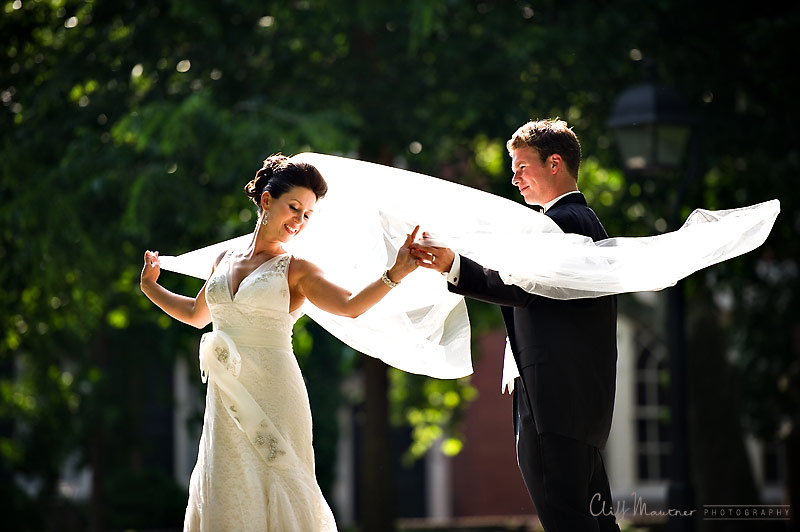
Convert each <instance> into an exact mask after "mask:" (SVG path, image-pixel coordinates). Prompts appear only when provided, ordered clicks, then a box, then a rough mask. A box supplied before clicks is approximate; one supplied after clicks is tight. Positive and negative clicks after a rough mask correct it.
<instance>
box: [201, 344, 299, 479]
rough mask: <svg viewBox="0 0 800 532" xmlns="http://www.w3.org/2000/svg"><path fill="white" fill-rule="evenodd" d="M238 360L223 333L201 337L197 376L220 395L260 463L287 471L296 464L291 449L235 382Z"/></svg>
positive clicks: (259, 408)
mask: <svg viewBox="0 0 800 532" xmlns="http://www.w3.org/2000/svg"><path fill="white" fill-rule="evenodd" d="M241 368H242V356H241V354H240V353H239V350H238V349H237V347H236V344H235V343H234V341H233V339H232V338H231V337H230V335H228V334H227V333H226V332H224V331H220V330H216V331H212V332H209V333H205V334H204V335H203V336H202V338H201V340H200V373H201V376H202V379H203V382H206V381H207V380H210V381H211V382H213V383H214V384H216V385H217V387H218V388H219V389H220V390H221V391H222V393H221V394H220V396H221V398H222V403H223V404H224V405H225V410H226V411H227V412H228V414H229V415H230V416H231V418H232V419H233V421H234V423H236V426H237V427H239V429H241V431H242V432H244V433H245V435H246V436H247V439H248V440H249V441H250V443H251V444H253V446H254V447H255V448H256V450H257V451H258V453H259V455H261V457H262V458H263V459H264V462H265V463H266V464H267V465H268V466H270V467H278V468H281V469H287V468H289V467H291V466H292V464H293V463H295V462H296V460H298V458H297V455H296V454H295V452H294V449H293V448H292V446H291V445H290V444H289V443H288V442H287V441H286V439H285V438H284V437H283V436H282V435H281V433H280V432H279V431H278V429H277V427H275V424H274V423H273V422H272V421H271V420H270V419H269V417H267V415H266V414H265V413H264V410H262V408H261V406H259V404H258V403H257V402H256V400H255V399H253V396H252V395H250V392H248V391H247V388H245V386H244V385H243V384H242V383H241V382H240V381H239V379H238V376H239V372H240V371H241Z"/></svg>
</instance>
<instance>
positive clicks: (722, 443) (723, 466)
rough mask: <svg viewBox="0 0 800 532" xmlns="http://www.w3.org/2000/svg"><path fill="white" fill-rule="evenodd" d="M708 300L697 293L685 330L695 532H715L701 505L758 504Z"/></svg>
mask: <svg viewBox="0 0 800 532" xmlns="http://www.w3.org/2000/svg"><path fill="white" fill-rule="evenodd" d="M708 300H709V296H708V294H707V293H705V292H702V295H700V297H695V298H694V300H693V304H692V306H691V307H688V306H687V309H688V308H691V309H692V312H690V313H689V315H688V321H689V323H688V331H687V333H688V342H687V347H688V349H687V360H686V363H687V370H688V371H687V373H688V385H689V386H688V389H687V394H688V403H689V409H688V416H687V417H688V424H689V448H690V450H691V452H692V480H693V482H694V487H695V495H696V497H695V503H694V506H695V509H696V510H697V513H696V514H695V515H698V516H699V518H698V519H696V520H695V525H696V530H697V531H698V532H703V531H705V530H720V528H719V526H718V525H719V523H716V522H711V521H704V520H703V519H702V513H703V505H706V504H725V505H733V504H758V503H759V494H758V491H757V489H756V484H755V480H754V478H753V472H752V469H751V466H750V459H749V456H748V454H747V451H746V449H745V446H744V437H743V430H742V409H741V406H740V401H739V397H740V392H739V386H738V383H737V381H736V378H735V375H734V372H733V369H732V368H731V367H730V364H729V363H728V360H727V350H728V346H727V345H726V341H725V335H724V332H723V330H722V328H721V327H720V324H719V319H718V316H717V313H716V311H715V310H714V309H713V308H712V307H711V306H710V305H708V304H704V303H702V301H708ZM715 524H716V525H717V526H716V527H714V526H712V525H715ZM724 524H725V527H726V528H725V530H729V531H731V532H735V531H738V530H753V523H752V522H747V521H729V522H725V523H724ZM767 524H769V523H759V526H761V525H767ZM764 529H765V530H766V527H765V528H764Z"/></svg>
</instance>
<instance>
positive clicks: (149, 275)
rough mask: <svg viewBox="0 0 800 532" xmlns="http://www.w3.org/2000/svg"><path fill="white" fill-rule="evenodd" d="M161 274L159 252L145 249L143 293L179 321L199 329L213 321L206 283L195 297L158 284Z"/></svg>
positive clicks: (142, 276) (142, 279)
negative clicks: (177, 292) (172, 290)
mask: <svg viewBox="0 0 800 532" xmlns="http://www.w3.org/2000/svg"><path fill="white" fill-rule="evenodd" d="M220 258H222V255H220V257H219V258H217V260H216V261H215V264H214V267H215V268H216V264H217V263H219V260H220ZM212 273H213V272H212ZM160 274H161V265H160V264H159V261H158V252H157V251H156V252H155V253H153V252H151V251H145V253H144V267H143V268H142V275H141V278H140V280H139V287H140V288H141V290H142V293H144V295H146V296H147V297H148V299H150V301H152V302H153V303H155V304H156V306H158V307H159V308H160V309H161V310H163V311H164V312H166V313H167V314H168V315H170V316H172V317H173V318H175V319H176V320H178V321H182V322H183V323H186V324H188V325H192V326H194V327H197V328H198V329H202V328H203V327H205V326H206V325H208V324H209V323H210V322H211V312H210V311H209V310H208V304H207V303H206V285H205V284H203V288H201V289H200V292H198V293H197V295H196V296H195V297H187V296H182V295H180V294H176V293H174V292H170V291H169V290H167V289H166V288H164V287H163V286H161V285H160V284H158V276H159V275H160ZM207 282H208V281H206V283H207Z"/></svg>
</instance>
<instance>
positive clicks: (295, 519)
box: [141, 155, 418, 531]
mask: <svg viewBox="0 0 800 532" xmlns="http://www.w3.org/2000/svg"><path fill="white" fill-rule="evenodd" d="M327 188H328V187H327V184H326V182H325V180H324V179H323V178H322V175H321V174H320V172H319V171H318V170H317V169H316V168H315V167H314V166H313V165H311V164H309V163H305V162H298V161H292V160H289V159H288V158H286V157H284V156H281V155H273V156H271V157H269V158H267V159H266V160H265V161H264V164H263V167H262V168H261V169H260V170H258V172H257V173H256V175H255V177H254V178H253V180H252V181H250V182H249V183H248V184H247V185H246V186H245V193H246V194H247V195H248V196H249V197H250V198H251V199H252V201H253V203H255V204H256V206H257V207H258V213H259V216H258V223H257V225H256V229H255V231H254V232H253V234H252V235H251V237H250V238H249V243H248V244H247V245H246V246H245V247H242V248H240V249H236V248H231V249H228V250H226V251H223V252H222V253H221V254H220V255H219V256H218V257H217V258H216V260H215V261H214V268H213V270H212V272H211V275H210V277H208V279H207V281H206V283H205V285H204V286H203V288H202V289H201V290H200V292H199V293H198V294H197V296H195V297H193V298H192V297H186V296H182V295H179V294H175V293H173V292H170V291H169V290H167V289H165V288H163V287H162V286H160V285H159V284H158V278H159V274H160V271H161V264H160V260H159V254H158V252H157V251H156V252H151V251H146V252H145V254H144V268H143V269H142V274H141V289H142V292H144V294H145V295H146V296H147V297H148V298H149V299H150V300H151V301H152V302H153V303H155V304H156V305H157V306H159V307H160V308H161V309H162V310H163V311H164V312H166V313H167V314H169V315H170V316H172V317H173V318H175V319H177V320H180V321H182V322H184V323H187V324H189V325H193V326H195V327H197V328H203V327H205V326H206V325H208V323H210V322H211V323H213V325H214V331H213V332H211V333H207V334H205V335H203V338H202V341H201V345H200V368H201V372H202V374H203V376H204V380H205V379H206V378H207V379H208V381H209V382H208V390H207V394H206V410H205V415H204V420H203V432H202V436H201V439H200V449H199V453H198V458H197V464H196V465H195V468H194V471H193V472H192V476H191V480H190V484H189V502H188V505H187V508H186V516H185V520H184V530H191V531H195V530H202V531H205V530H242V531H245V530H315V531H317V530H320V531H329V530H335V529H336V523H335V521H334V518H333V514H332V512H331V510H330V508H329V506H328V504H327V503H326V501H325V499H324V497H323V495H322V492H321V491H320V488H319V486H318V484H317V481H316V477H315V473H314V452H313V448H312V434H311V432H312V431H311V410H310V407H309V402H308V394H307V391H306V388H305V385H304V381H303V377H302V375H301V373H300V368H299V367H298V364H297V361H296V359H295V356H294V354H293V352H292V344H291V337H292V326H293V324H294V322H295V321H296V320H297V318H299V317H300V315H301V313H302V311H301V307H302V306H303V304H304V303H305V302H306V301H308V302H310V303H312V304H313V306H314V307H316V308H318V309H320V310H323V311H326V312H328V313H331V314H334V315H337V316H345V317H350V318H355V317H357V316H359V315H361V314H362V313H363V312H365V311H366V310H368V309H369V308H371V307H373V306H374V305H375V304H376V303H378V302H379V301H380V300H381V299H382V298H384V296H386V295H387V294H388V293H389V291H390V290H391V289H392V288H393V287H394V286H396V285H397V284H398V283H400V281H401V280H402V279H403V278H405V277H406V276H407V275H408V274H409V273H411V272H412V271H413V270H414V269H415V268H416V267H417V264H416V262H415V259H414V258H413V257H411V255H410V253H409V246H410V244H411V243H412V242H413V241H414V239H415V236H416V233H417V229H418V227H417V228H415V229H414V230H413V231H412V233H411V234H407V235H406V238H405V243H404V244H403V245H402V246H401V247H399V249H398V252H397V255H396V259H395V262H394V265H393V266H392V267H391V268H389V269H387V270H385V271H384V273H383V275H382V277H381V278H379V279H377V280H375V281H374V282H372V283H371V284H369V285H367V286H366V287H365V288H363V289H362V290H361V291H360V292H358V293H357V294H352V293H351V292H349V291H347V290H345V289H344V288H341V287H340V286H338V285H336V284H334V283H333V282H331V281H329V280H328V279H326V277H325V274H324V273H323V271H322V270H321V269H320V268H319V267H318V266H316V265H315V264H313V263H312V262H310V261H308V260H305V259H303V258H300V257H296V256H293V255H292V254H290V253H287V251H286V247H285V246H286V244H287V243H288V242H289V241H290V240H292V239H293V238H294V237H295V236H297V235H298V234H299V233H300V232H301V231H303V229H304V228H305V227H306V226H307V224H308V223H309V220H310V219H311V218H312V215H313V213H314V208H315V205H316V203H317V200H319V199H320V198H322V197H323V196H324V195H325V194H326V192H327Z"/></svg>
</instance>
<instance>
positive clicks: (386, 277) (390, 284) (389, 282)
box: [381, 270, 400, 288]
mask: <svg viewBox="0 0 800 532" xmlns="http://www.w3.org/2000/svg"><path fill="white" fill-rule="evenodd" d="M381 281H383V282H384V283H386V286H388V287H389V288H394V287H395V286H397V285H399V284H400V283H396V282H394V281H392V280H391V279H389V270H386V271H385V272H383V275H381Z"/></svg>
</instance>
